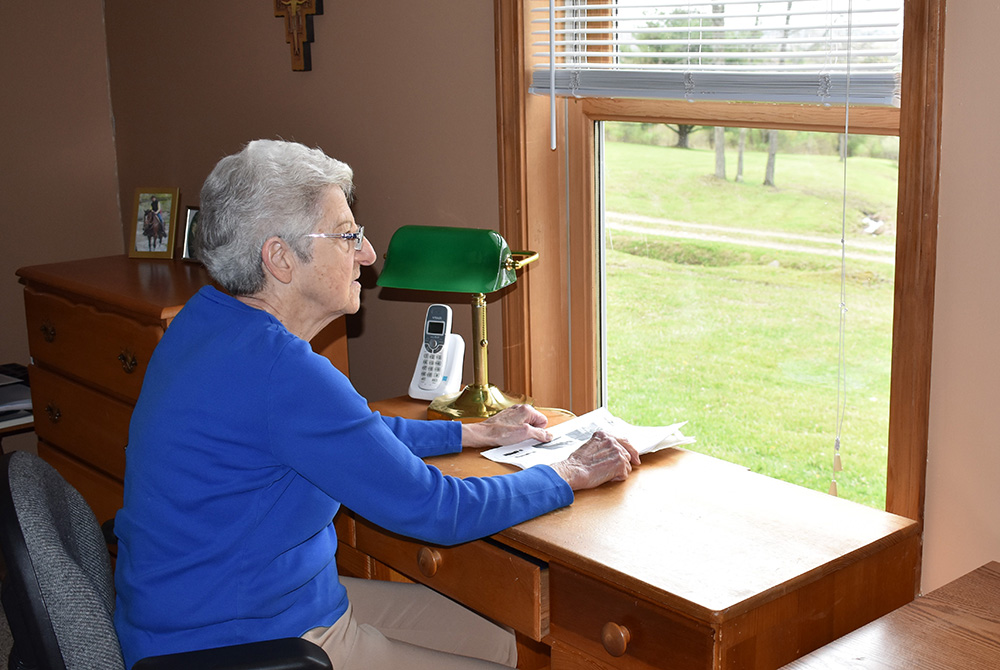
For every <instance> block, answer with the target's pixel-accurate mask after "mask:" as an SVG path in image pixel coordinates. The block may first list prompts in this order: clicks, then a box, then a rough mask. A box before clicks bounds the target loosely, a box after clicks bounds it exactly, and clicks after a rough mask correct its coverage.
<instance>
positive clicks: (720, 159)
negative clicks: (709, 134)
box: [715, 126, 726, 179]
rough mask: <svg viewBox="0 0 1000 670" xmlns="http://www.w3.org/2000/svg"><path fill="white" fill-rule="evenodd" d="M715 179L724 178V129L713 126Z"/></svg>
mask: <svg viewBox="0 0 1000 670" xmlns="http://www.w3.org/2000/svg"><path fill="white" fill-rule="evenodd" d="M715 178H716V179H725V178H726V129H725V128H723V127H722V126H715Z"/></svg>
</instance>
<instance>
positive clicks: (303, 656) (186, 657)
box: [132, 637, 333, 670]
mask: <svg viewBox="0 0 1000 670" xmlns="http://www.w3.org/2000/svg"><path fill="white" fill-rule="evenodd" d="M332 668H333V666H332V665H331V664H330V657H329V656H327V655H326V652H325V651H323V650H322V649H320V648H319V647H318V646H316V645H315V644H313V643H312V642H309V641H308V640H303V639H302V638H299V637H286V638H281V639H278V640H264V641H263V642H248V643H246V644H236V645H231V646H228V647H215V648H213V649H202V650H199V651H185V652H181V653H178V654H165V655H163V656H150V657H148V658H144V659H142V660H141V661H139V662H138V663H136V664H135V665H134V666H132V670H332Z"/></svg>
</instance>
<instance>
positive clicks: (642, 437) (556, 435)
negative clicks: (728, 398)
mask: <svg viewBox="0 0 1000 670" xmlns="http://www.w3.org/2000/svg"><path fill="white" fill-rule="evenodd" d="M686 423H687V421H682V422H680V423H675V424H673V425H671V426H660V427H651V426H633V425H631V424H629V423H626V422H625V421H622V420H621V419H619V418H617V417H615V416H613V415H612V414H611V412H609V411H608V410H607V408H605V407H600V408H598V409H595V410H594V411H593V412H588V413H587V414H584V415H583V416H578V417H575V418H573V419H570V420H569V421H565V422H563V423H560V424H559V425H558V426H554V427H552V428H550V429H549V432H550V433H552V440H551V441H549V442H535V441H534V440H527V441H525V442H518V443H517V444H511V445H508V446H506V447H496V448H495V449H488V450H486V451H484V452H482V454H483V456H485V457H486V458H488V459H490V460H491V461H496V462H497V463H509V464H511V465H516V466H518V467H519V468H522V469H523V468H529V467H531V466H532V465H540V464H541V465H551V464H552V463H556V462H557V461H561V460H563V459H565V458H567V457H568V456H569V455H570V454H572V453H573V452H574V451H576V450H577V449H578V448H579V447H580V446H581V445H582V444H583V443H584V442H586V441H587V440H589V439H590V437H591V435H593V434H594V432H595V431H598V430H603V431H604V432H605V433H608V434H609V435H614V436H615V437H621V438H624V439H626V440H628V441H629V443H631V444H632V446H633V447H635V448H636V451H638V452H639V455H640V456H641V455H642V454H648V453H652V452H654V451H659V450H660V449H666V448H667V447H676V446H679V445H682V444H691V443H692V442H694V438H693V437H688V436H685V435H684V434H683V433H681V427H683V426H684V424H686Z"/></svg>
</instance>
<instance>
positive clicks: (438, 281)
mask: <svg viewBox="0 0 1000 670" xmlns="http://www.w3.org/2000/svg"><path fill="white" fill-rule="evenodd" d="M537 258H538V254H536V253H535V252H533V251H511V250H510V248H509V247H508V246H507V242H506V241H504V239H503V238H502V237H501V236H500V235H499V234H498V233H496V232H494V231H492V230H484V229H480V228H449V227H444V226H402V227H401V228H400V229H399V230H397V231H396V232H395V233H394V234H393V236H392V239H391V240H389V248H388V250H386V253H385V266H384V267H383V268H382V273H381V274H380V275H379V278H378V285H379V286H384V287H386V288H404V289H413V290H418V291H446V292H450V293H471V294H472V332H473V365H474V368H475V380H474V382H473V383H472V384H469V385H467V386H466V387H465V388H464V389H462V390H461V391H459V392H458V393H453V394H450V395H443V396H439V397H438V398H435V399H434V400H433V401H432V402H431V404H430V407H429V408H428V410H427V413H428V415H429V416H431V417H440V418H446V419H467V418H485V417H489V416H493V415H494V414H496V413H497V412H499V411H500V410H502V409H505V408H507V407H510V406H512V405H517V404H524V403H527V404H530V403H531V402H532V400H531V398H529V397H527V396H524V395H521V396H513V395H508V394H507V393H505V392H504V391H502V390H500V389H499V388H497V387H496V386H494V385H493V384H490V383H489V379H488V372H487V359H486V353H487V344H488V341H487V338H486V294H487V293H492V292H493V291H499V290H500V289H502V288H503V287H505V286H509V285H511V284H513V283H514V282H515V281H517V274H516V273H515V270H517V269H519V268H521V267H523V266H525V265H527V264H528V263H530V262H532V261H534V260H536V259H537Z"/></svg>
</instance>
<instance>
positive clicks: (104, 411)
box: [28, 365, 132, 480]
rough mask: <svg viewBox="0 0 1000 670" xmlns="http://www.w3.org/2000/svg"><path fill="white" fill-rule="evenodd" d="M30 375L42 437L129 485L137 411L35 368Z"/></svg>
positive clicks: (37, 422) (36, 429)
mask: <svg viewBox="0 0 1000 670" xmlns="http://www.w3.org/2000/svg"><path fill="white" fill-rule="evenodd" d="M28 370H29V374H30V375H31V404H32V406H33V407H34V412H35V433H37V435H38V437H39V438H41V439H43V440H45V441H47V442H49V443H51V444H53V445H56V446H57V447H59V448H60V449H62V450H63V451H65V452H67V453H69V454H72V455H73V456H75V457H76V458H79V459H80V460H82V461H86V462H87V463H90V464H92V465H93V466H94V467H95V468H97V469H99V470H103V471H104V472H105V473H106V474H108V475H111V476H112V477H116V478H118V479H119V480H121V479H124V477H125V445H126V444H127V443H128V425H129V420H130V419H131V418H132V406H131V405H126V404H125V403H122V402H119V401H117V400H114V399H112V398H110V397H108V396H106V395H103V394H101V393H98V392H96V391H94V390H92V389H89V388H87V387H86V386H82V385H80V384H77V383H75V382H71V381H69V380H68V379H65V378H64V377H60V376H59V375H55V374H52V373H51V372H48V371H47V370H43V369H41V368H39V367H37V366H35V365H32V366H31V367H29V368H28Z"/></svg>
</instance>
